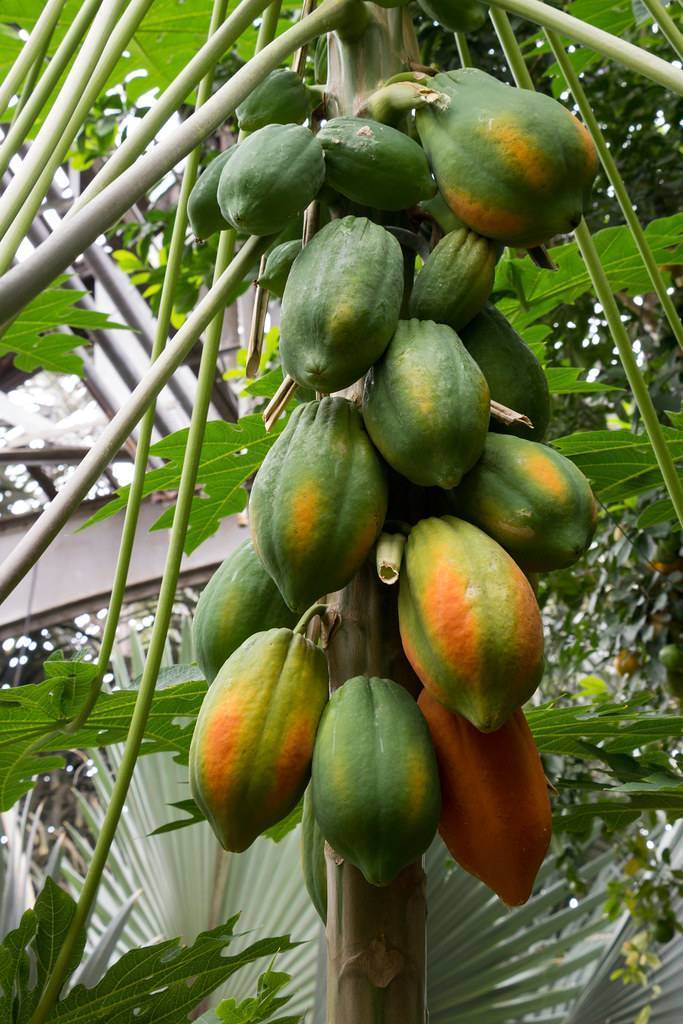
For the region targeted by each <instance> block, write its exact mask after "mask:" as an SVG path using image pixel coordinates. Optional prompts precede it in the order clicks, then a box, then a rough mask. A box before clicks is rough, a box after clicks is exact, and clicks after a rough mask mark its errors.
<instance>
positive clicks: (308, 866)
mask: <svg viewBox="0 0 683 1024" xmlns="http://www.w3.org/2000/svg"><path fill="white" fill-rule="evenodd" d="M301 869H302V873H303V876H304V885H305V886H306V892H307V893H308V895H309V896H310V897H311V903H312V904H313V906H314V907H315V909H316V912H317V914H318V917H319V918H320V920H321V921H322V923H323V924H325V923H326V922H327V866H326V864H325V837H324V836H323V834H322V832H321V831H320V826H319V825H318V822H317V821H316V817H315V814H314V813H313V796H312V792H311V786H310V784H309V786H308V787H307V789H306V792H305V793H304V813H303V817H302V819H301Z"/></svg>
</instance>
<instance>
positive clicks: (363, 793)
mask: <svg viewBox="0 0 683 1024" xmlns="http://www.w3.org/2000/svg"><path fill="white" fill-rule="evenodd" d="M311 786H312V796H313V811H314V813H315V817H316V820H317V822H318V825H319V826H320V831H321V832H322V834H323V835H324V837H325V839H326V840H327V842H328V843H329V844H330V846H331V847H332V848H333V849H334V850H335V852H336V853H338V854H340V855H341V856H342V857H344V858H345V859H346V860H348V861H350V862H351V863H352V864H355V866H356V867H357V868H358V869H359V870H360V871H361V872H362V873H363V876H364V877H365V879H366V881H368V882H369V883H370V884H371V885H388V884H389V882H391V881H392V880H393V879H394V878H395V877H396V875H397V874H398V873H399V871H401V869H402V868H404V867H406V866H407V865H408V864H410V863H411V862H412V861H414V860H416V859H417V858H418V857H420V856H421V855H422V854H423V853H424V851H425V850H426V849H427V847H428V846H429V844H430V843H431V841H432V839H433V838H434V834H435V832H436V826H437V822H438V820H439V811H440V808H441V800H440V795H439V777H438V770H437V766H436V758H435V756H434V750H433V748H432V744H431V740H430V738H429V730H428V728H427V726H426V724H425V721H424V718H423V717H422V715H421V714H420V712H419V710H418V707H417V704H416V703H415V701H414V700H413V698H412V697H411V696H410V694H409V693H408V692H407V690H404V689H403V687H402V686H399V685H398V683H394V682H392V680H390V679H377V678H374V677H373V678H368V677H367V676H356V677H355V678H354V679H349V680H348V681H347V682H346V683H344V685H343V686H341V687H340V688H339V689H338V690H335V692H334V693H333V694H332V696H331V698H330V701H329V704H328V706H327V708H326V709H325V711H324V712H323V716H322V718H321V720H320V727H319V729H318V735H317V738H316V741H315V751H314V754H313V773H312V780H311Z"/></svg>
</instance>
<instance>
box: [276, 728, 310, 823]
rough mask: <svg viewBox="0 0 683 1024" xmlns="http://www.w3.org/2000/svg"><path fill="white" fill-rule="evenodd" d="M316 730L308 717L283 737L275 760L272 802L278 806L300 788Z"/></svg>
mask: <svg viewBox="0 0 683 1024" xmlns="http://www.w3.org/2000/svg"><path fill="white" fill-rule="evenodd" d="M313 740H314V731H313V730H312V729H311V723H310V721H309V720H308V718H305V717H302V718H301V719H299V721H297V722H295V723H294V724H293V725H291V726H290V727H289V729H288V731H287V733H286V735H285V736H284V737H283V740H282V744H281V746H280V752H279V754H278V757H277V761H276V762H275V777H274V786H273V791H272V793H271V797H270V803H271V804H274V805H275V806H277V805H278V804H279V803H281V802H282V800H283V799H286V798H287V797H288V796H289V795H290V794H291V793H292V792H293V791H294V790H296V789H298V788H299V786H300V784H301V782H302V780H303V778H304V776H305V775H306V772H307V767H308V765H309V763H310V760H311V757H312V756H313Z"/></svg>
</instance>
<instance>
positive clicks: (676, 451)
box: [552, 427, 683, 504]
mask: <svg viewBox="0 0 683 1024" xmlns="http://www.w3.org/2000/svg"><path fill="white" fill-rule="evenodd" d="M662 432H663V434H664V438H665V440H666V442H667V444H668V446H669V449H670V451H671V454H672V456H673V458H674V459H675V460H676V461H679V460H681V459H683V430H681V429H678V428H674V427H662ZM552 444H553V447H555V448H557V449H558V451H560V452H562V454H563V455H566V456H567V458H569V459H571V460H572V462H574V463H576V465H577V466H578V467H579V469H581V470H582V472H584V473H585V474H586V476H587V477H588V479H589V480H590V482H591V484H592V486H593V489H594V491H595V492H596V494H597V496H598V497H599V498H600V500H601V501H602V502H603V503H604V504H610V503H613V502H621V501H625V500H626V499H627V498H632V497H634V496H636V495H638V494H644V493H645V492H646V491H650V490H652V489H653V488H655V487H659V486H661V484H662V476H661V473H660V471H659V466H658V465H657V460H656V458H655V454H654V452H653V450H652V446H651V445H650V442H649V440H648V438H647V436H646V435H644V434H633V433H631V431H629V430H590V431H580V432H579V433H576V434H569V435H568V436H566V437H558V438H556V439H555V440H554V441H553V442H552Z"/></svg>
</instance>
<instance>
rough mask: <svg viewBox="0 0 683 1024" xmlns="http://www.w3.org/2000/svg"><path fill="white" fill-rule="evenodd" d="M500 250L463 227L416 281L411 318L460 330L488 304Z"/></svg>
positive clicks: (448, 238) (447, 237) (437, 251)
mask: <svg viewBox="0 0 683 1024" xmlns="http://www.w3.org/2000/svg"><path fill="white" fill-rule="evenodd" d="M497 260H498V252H497V247H496V244H495V243H494V242H492V241H491V240H490V239H488V238H482V236H481V235H478V234H476V232H474V231H470V230H469V228H466V227H461V228H457V229H456V230H455V231H451V232H449V234H447V235H445V236H444V237H443V238H442V239H441V241H440V242H439V243H438V244H437V245H436V246H435V247H434V249H433V250H432V252H431V253H430V255H429V258H428V259H427V261H426V262H425V264H424V266H423V267H422V270H421V271H420V272H419V274H418V275H417V277H416V278H415V284H414V285H413V293H412V295H411V299H410V315H411V316H414V317H417V319H418V320H435V321H436V322H437V323H439V324H448V326H449V327H452V328H453V330H454V331H459V330H460V329H461V328H462V327H464V326H465V325H466V324H468V323H469V322H470V320H472V319H473V318H474V317H475V316H476V315H477V313H479V312H481V310H482V309H483V308H484V306H485V305H486V302H487V300H488V298H489V295H490V294H491V290H492V289H493V280H494V277H495V275H496V262H497Z"/></svg>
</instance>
